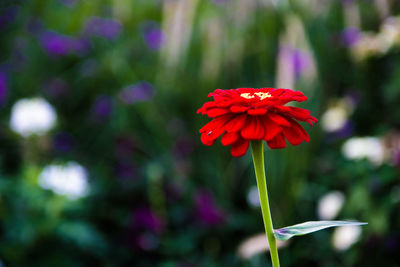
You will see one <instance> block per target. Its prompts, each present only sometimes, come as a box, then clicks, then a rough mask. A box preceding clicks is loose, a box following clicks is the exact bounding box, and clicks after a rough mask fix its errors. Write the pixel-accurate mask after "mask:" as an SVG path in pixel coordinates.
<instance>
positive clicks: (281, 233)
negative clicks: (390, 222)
mask: <svg viewBox="0 0 400 267" xmlns="http://www.w3.org/2000/svg"><path fill="white" fill-rule="evenodd" d="M365 224H368V223H365V222H354V221H311V222H304V223H299V224H295V225H292V226H288V227H284V228H280V229H277V230H274V233H275V237H276V239H278V240H281V241H286V240H288V239H290V238H292V237H293V236H296V235H305V234H309V233H313V232H316V231H319V230H323V229H326V228H329V227H336V226H347V225H365Z"/></svg>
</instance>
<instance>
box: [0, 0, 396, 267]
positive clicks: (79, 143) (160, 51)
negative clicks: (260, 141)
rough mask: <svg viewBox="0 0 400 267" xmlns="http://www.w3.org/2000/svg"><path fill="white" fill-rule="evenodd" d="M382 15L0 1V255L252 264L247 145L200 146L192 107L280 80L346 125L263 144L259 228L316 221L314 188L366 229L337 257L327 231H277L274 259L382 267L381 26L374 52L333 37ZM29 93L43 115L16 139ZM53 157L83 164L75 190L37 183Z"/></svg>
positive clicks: (390, 176)
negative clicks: (45, 108)
mask: <svg viewBox="0 0 400 267" xmlns="http://www.w3.org/2000/svg"><path fill="white" fill-rule="evenodd" d="M399 12H400V4H399V3H398V2H396V1H386V0H382V1H367V0H365V1H363V0H359V1H344V0H343V1H328V0H327V1H313V0H307V1H305V0H304V1H295V0H292V1H272V0H271V1H269V0H251V1H250V0H249V1H247V0H246V1H241V0H225V1H224V0H219V1H217V0H214V1H213V0H203V1H199V0H190V1H189V0H187V1H184V0H168V1H167V0H164V1H161V0H135V1H124V0H113V1H111V0H104V1H85V0H35V1H2V2H1V3H0V33H1V34H0V51H1V54H0V74H1V75H2V76H1V75H0V76H1V77H0V80H1V79H3V80H2V81H3V87H2V84H1V83H2V81H0V105H1V106H0V109H1V113H0V125H1V127H0V151H1V154H0V260H1V263H0V265H1V264H3V265H4V266H94V265H99V266H164V267H167V266H168V267H169V266H267V265H268V264H270V263H269V258H268V257H267V254H266V253H258V254H255V255H253V256H252V257H250V258H243V257H240V256H239V254H238V247H239V246H240V245H241V244H242V242H243V241H244V240H246V239H247V238H249V237H251V236H253V235H255V234H259V233H262V232H263V224H262V218H261V214H260V211H259V208H258V207H257V206H253V205H251V204H250V203H249V201H248V193H249V190H250V189H251V188H252V187H253V186H254V185H255V177H254V173H253V168H252V165H251V158H250V155H249V153H248V154H247V155H246V156H244V157H242V158H232V157H231V156H230V153H229V149H228V148H226V147H223V146H222V145H219V144H215V145H214V146H212V147H206V146H204V145H202V144H201V142H200V136H199V134H198V129H200V128H201V127H202V125H204V124H205V123H206V122H207V121H209V119H208V118H202V117H200V116H199V115H196V110H197V109H198V108H199V107H200V106H201V105H202V103H204V102H205V101H207V98H206V96H207V94H208V93H209V92H211V91H213V90H214V89H216V88H223V89H229V88H239V87H254V88H257V87H286V86H288V85H289V86H292V87H293V89H296V90H302V91H303V92H304V93H305V94H306V95H307V96H308V97H309V101H307V102H306V103H301V105H300V106H301V107H303V108H307V109H309V110H311V113H312V114H313V115H314V116H316V117H318V118H321V117H322V114H324V112H325V111H326V110H327V109H328V108H329V107H330V105H331V104H332V103H334V102H335V101H338V100H340V99H349V98H351V99H352V101H353V102H354V105H353V110H352V112H350V113H349V116H348V118H347V123H348V124H350V125H351V129H350V130H349V131H347V132H346V131H344V132H340V131H336V132H327V131H324V130H323V127H322V126H321V125H322V124H321V123H318V124H317V125H316V126H315V127H313V128H311V127H308V126H306V130H307V132H309V133H310V136H311V142H310V143H309V144H301V145H299V146H297V147H288V148H286V149H284V150H273V151H272V150H266V166H267V176H268V186H269V190H270V198H271V200H270V201H271V205H272V207H271V208H272V215H273V219H274V224H275V227H276V228H280V227H284V226H287V225H292V224H295V223H300V222H303V221H310V220H318V219H319V217H318V213H317V206H318V200H319V199H320V198H321V197H322V196H323V195H325V194H326V193H328V192H330V191H332V190H338V191H340V192H342V193H343V194H344V196H345V204H344V206H343V208H342V209H341V210H340V212H339V214H338V215H337V217H336V218H338V219H357V220H359V221H366V222H369V225H368V226H366V227H364V228H362V234H361V237H360V240H359V241H358V242H357V243H355V244H354V245H353V246H351V247H350V248H349V249H347V250H344V251H339V250H336V249H335V248H334V247H333V246H332V235H333V231H332V230H327V231H323V232H318V233H315V234H313V235H310V236H306V237H299V238H294V239H293V240H291V242H290V243H289V244H288V246H287V247H285V248H282V250H281V252H280V257H281V264H282V266H398V265H399V264H400V258H399V254H398V253H397V252H398V251H399V247H400V232H399V230H400V229H399V226H400V213H399V211H400V209H399V208H400V187H399V186H400V180H399V163H400V154H399V153H398V151H400V145H399V144H400V141H399V140H400V137H399V136H400V135H399V133H398V132H397V128H398V127H399V126H400V125H399V122H400V109H399V108H398V106H399V104H400V94H399V87H400V81H399V77H398V73H399V67H398V66H399V64H398V63H399V62H400V53H399V45H398V43H397V39H395V38H398V37H397V35H395V37H393V36H392V35H390V36H391V37H390V38H392V39H393V38H394V39H393V40H394V41H393V42H392V43H390V46H388V47H385V48H384V49H383V48H382V49H381V50H379V49H380V48H379V47H378V48H376V49H375V50H374V49H372V48H370V47H368V48H365V47H362V46H361V45H359V43H356V44H353V43H352V41H351V40H348V39H349V38H350V39H351V38H355V39H357V38H363V37H362V36H363V33H366V32H369V31H372V32H373V34H378V33H379V32H381V31H382V34H385V31H384V30H381V27H382V25H384V23H385V22H387V21H388V19H390V18H392V19H396V17H395V16H396V15H398V13H399ZM357 16H358V17H357ZM394 28H395V30H397V32H395V34H398V35H399V36H400V28H399V27H394ZM348 29H356V33H354V36H353V35H352V36H347V35H345V33H346V32H345V31H346V30H348ZM356 35H357V36H356ZM359 35H360V36H361V37H359ZM377 36H378V35H377ZM380 36H381V35H379V36H378V37H380ZM382 36H383V35H382ZM346 38H347V39H346ZM388 38H389V37H388ZM392 39H390V40H392ZM385 40H386V39H385ZM356 41H357V40H355V42H356ZM359 51H367V52H365V53H364V52H363V54H362V56H361V57H358V56H355V55H359V54H357V53H361V52H359ZM285 53H286V54H285ZM32 97H41V98H44V99H46V101H48V102H49V103H50V104H51V105H52V107H53V108H54V109H55V112H56V114H57V123H56V125H55V127H53V129H51V131H49V132H48V133H46V134H44V135H39V136H37V135H33V136H29V137H22V136H20V135H19V134H18V133H15V132H13V131H12V130H11V129H10V116H11V114H12V107H13V105H14V104H15V103H16V102H17V101H18V100H20V99H23V98H32ZM352 136H375V137H379V138H381V140H383V141H382V142H383V143H384V144H385V146H384V149H385V159H384V160H383V162H382V163H379V164H374V163H371V162H370V161H368V160H367V159H365V158H364V159H361V160H352V159H349V158H346V157H345V156H344V154H343V153H342V145H343V143H344V142H345V141H346V140H348V139H349V138H351V137H352ZM70 161H74V162H79V164H81V165H82V166H84V168H85V169H86V170H87V173H88V181H89V192H88V194H87V195H85V196H82V197H81V198H77V199H71V198H69V197H68V196H65V195H62V194H61V195H60V194H56V193H54V192H53V191H52V190H46V189H44V188H42V187H43V186H42V187H41V186H40V182H39V181H40V177H41V176H40V175H41V173H42V171H43V168H44V167H45V166H46V165H49V164H57V163H59V164H64V163H66V162H70Z"/></svg>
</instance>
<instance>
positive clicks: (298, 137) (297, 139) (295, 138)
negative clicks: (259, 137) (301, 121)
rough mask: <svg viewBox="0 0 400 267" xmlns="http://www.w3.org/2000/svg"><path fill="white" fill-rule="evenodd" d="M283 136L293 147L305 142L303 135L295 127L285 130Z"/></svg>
mask: <svg viewBox="0 0 400 267" xmlns="http://www.w3.org/2000/svg"><path fill="white" fill-rule="evenodd" d="M283 134H284V136H285V137H286V139H287V140H288V141H289V142H290V143H291V144H292V145H293V146H297V145H298V144H300V143H301V142H303V140H304V136H303V133H302V132H301V131H299V129H297V128H295V127H285V128H283Z"/></svg>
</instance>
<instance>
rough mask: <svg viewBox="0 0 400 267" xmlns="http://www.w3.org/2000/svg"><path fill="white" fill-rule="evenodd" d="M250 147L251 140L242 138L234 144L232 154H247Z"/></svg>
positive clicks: (236, 155) (238, 155)
mask: <svg viewBox="0 0 400 267" xmlns="http://www.w3.org/2000/svg"><path fill="white" fill-rule="evenodd" d="M248 148H249V140H245V139H242V138H240V139H239V140H238V141H237V142H236V143H234V144H233V145H232V147H231V154H232V156H234V157H241V156H243V155H244V154H246V151H247V149H248Z"/></svg>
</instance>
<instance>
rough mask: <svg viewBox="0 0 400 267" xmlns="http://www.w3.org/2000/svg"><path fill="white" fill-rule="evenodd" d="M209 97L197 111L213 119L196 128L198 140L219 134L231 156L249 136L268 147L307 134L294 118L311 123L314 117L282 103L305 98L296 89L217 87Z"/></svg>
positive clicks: (294, 141) (241, 150)
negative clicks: (229, 146) (264, 142)
mask: <svg viewBox="0 0 400 267" xmlns="http://www.w3.org/2000/svg"><path fill="white" fill-rule="evenodd" d="M208 96H209V97H212V98H213V101H209V102H206V103H204V104H203V106H202V107H201V108H200V109H199V110H198V111H197V113H201V114H203V115H207V116H208V117H210V118H213V120H212V121H211V122H209V123H207V124H206V125H205V126H204V127H202V128H201V129H200V133H201V138H200V139H201V141H202V143H204V144H205V145H212V144H214V142H215V140H216V139H217V138H218V137H220V136H222V137H221V143H222V144H223V145H225V146H228V145H231V146H232V147H231V153H232V155H233V156H242V155H244V154H245V153H246V151H247V149H248V146H249V142H250V141H251V140H265V141H266V142H267V144H268V146H269V147H270V148H272V149H278V148H284V147H286V139H287V140H288V141H289V143H290V144H292V145H298V144H300V143H301V142H302V141H306V142H308V141H309V140H310V137H309V136H308V134H307V132H306V131H305V130H304V128H303V127H302V126H301V125H300V124H299V123H298V122H297V121H303V122H307V123H309V124H310V125H313V124H314V123H316V122H317V121H318V120H317V119H316V118H315V117H312V116H311V115H310V111H308V110H306V109H302V108H298V107H292V106H285V105H286V104H287V103H289V102H291V101H297V102H302V101H306V100H307V97H306V96H305V95H304V94H303V93H302V92H299V91H294V90H290V89H283V88H278V89H275V88H259V89H254V88H238V89H232V90H222V89H217V90H215V91H214V92H212V93H210V94H209V95H208Z"/></svg>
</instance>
